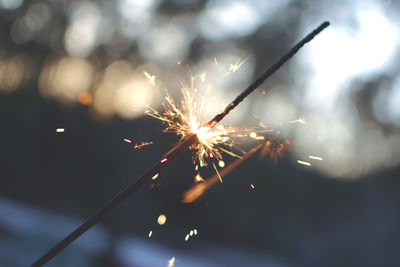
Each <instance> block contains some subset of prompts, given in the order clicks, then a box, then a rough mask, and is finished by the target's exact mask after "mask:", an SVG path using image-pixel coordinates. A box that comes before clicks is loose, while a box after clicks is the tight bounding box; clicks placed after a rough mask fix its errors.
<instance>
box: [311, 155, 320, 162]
mask: <svg viewBox="0 0 400 267" xmlns="http://www.w3.org/2000/svg"><path fill="white" fill-rule="evenodd" d="M308 157H309V158H310V159H315V160H320V161H322V160H324V159H323V158H322V157H318V156H313V155H308Z"/></svg>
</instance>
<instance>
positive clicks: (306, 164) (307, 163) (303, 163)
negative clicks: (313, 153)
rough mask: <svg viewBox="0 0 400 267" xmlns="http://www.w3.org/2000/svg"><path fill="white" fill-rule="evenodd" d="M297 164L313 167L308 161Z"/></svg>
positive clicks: (298, 161) (300, 161)
mask: <svg viewBox="0 0 400 267" xmlns="http://www.w3.org/2000/svg"><path fill="white" fill-rule="evenodd" d="M297 163H299V164H302V165H305V166H311V163H310V162H307V161H302V160H297Z"/></svg>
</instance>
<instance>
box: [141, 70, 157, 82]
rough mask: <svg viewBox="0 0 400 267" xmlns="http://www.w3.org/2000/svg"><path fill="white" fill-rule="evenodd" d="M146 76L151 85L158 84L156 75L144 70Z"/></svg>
mask: <svg viewBox="0 0 400 267" xmlns="http://www.w3.org/2000/svg"><path fill="white" fill-rule="evenodd" d="M143 74H144V76H146V78H147V80H148V81H149V83H150V84H151V85H156V76H155V75H151V74H149V73H148V72H147V71H143Z"/></svg>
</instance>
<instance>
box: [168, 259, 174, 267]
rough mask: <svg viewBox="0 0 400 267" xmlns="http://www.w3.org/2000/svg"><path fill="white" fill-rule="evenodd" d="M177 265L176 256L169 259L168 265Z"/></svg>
mask: <svg viewBox="0 0 400 267" xmlns="http://www.w3.org/2000/svg"><path fill="white" fill-rule="evenodd" d="M174 266H175V257H172V258H171V259H170V260H169V261H168V266H167V267H174Z"/></svg>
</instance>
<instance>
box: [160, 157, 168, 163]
mask: <svg viewBox="0 0 400 267" xmlns="http://www.w3.org/2000/svg"><path fill="white" fill-rule="evenodd" d="M167 160H168V159H167V158H163V159H162V160H160V162H161V163H165V162H166V161H167Z"/></svg>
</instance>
